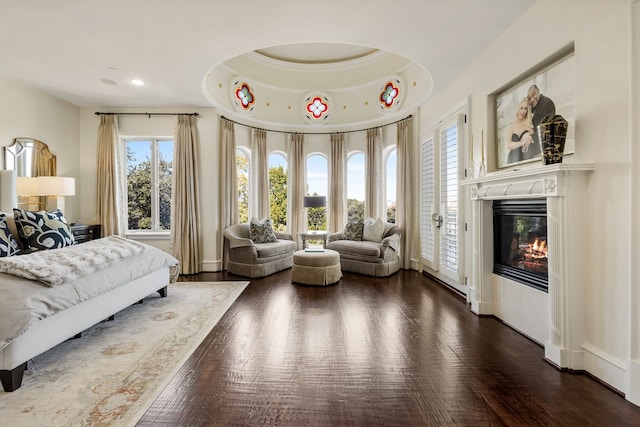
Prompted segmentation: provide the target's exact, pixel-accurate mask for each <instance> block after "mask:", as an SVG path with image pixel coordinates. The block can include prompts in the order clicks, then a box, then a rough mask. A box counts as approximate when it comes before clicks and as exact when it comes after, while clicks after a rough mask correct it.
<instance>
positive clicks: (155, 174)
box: [151, 139, 160, 231]
mask: <svg viewBox="0 0 640 427" xmlns="http://www.w3.org/2000/svg"><path fill="white" fill-rule="evenodd" d="M159 170H160V161H159V153H158V140H157V139H153V140H152V141H151V192H152V197H151V229H152V230H153V231H158V230H159V226H158V224H160V207H159V203H158V201H159V200H160V185H159V181H160V179H159Z"/></svg>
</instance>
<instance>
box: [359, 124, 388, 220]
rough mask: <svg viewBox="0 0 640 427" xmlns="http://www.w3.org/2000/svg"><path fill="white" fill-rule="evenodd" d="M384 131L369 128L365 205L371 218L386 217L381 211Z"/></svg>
mask: <svg viewBox="0 0 640 427" xmlns="http://www.w3.org/2000/svg"><path fill="white" fill-rule="evenodd" d="M381 136H382V132H381V130H380V128H375V129H369V130H367V154H366V156H365V162H366V165H365V197H364V200H365V207H364V216H365V218H366V217H371V218H374V219H375V218H382V219H383V220H386V217H383V216H381V215H380V211H381V208H380V206H381V201H382V197H381V189H382V179H381V175H382V168H381V166H380V165H381V157H382V153H381V149H380V139H381Z"/></svg>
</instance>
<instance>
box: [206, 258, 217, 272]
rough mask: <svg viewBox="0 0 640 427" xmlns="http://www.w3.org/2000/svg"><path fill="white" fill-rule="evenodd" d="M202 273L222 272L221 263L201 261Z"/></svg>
mask: <svg viewBox="0 0 640 427" xmlns="http://www.w3.org/2000/svg"><path fill="white" fill-rule="evenodd" d="M202 271H205V272H215V271H222V262H221V261H220V260H217V261H214V260H211V261H209V260H206V261H202Z"/></svg>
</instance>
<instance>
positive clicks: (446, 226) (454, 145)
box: [440, 123, 459, 272]
mask: <svg viewBox="0 0 640 427" xmlns="http://www.w3.org/2000/svg"><path fill="white" fill-rule="evenodd" d="M440 203H441V207H440V212H441V214H442V216H443V224H442V228H441V230H440V265H441V266H442V267H445V268H446V269H448V270H450V271H452V272H458V262H459V251H458V249H459V248H458V246H459V245H458V125H457V123H454V124H452V125H450V126H449V127H447V128H445V129H444V130H442V131H440Z"/></svg>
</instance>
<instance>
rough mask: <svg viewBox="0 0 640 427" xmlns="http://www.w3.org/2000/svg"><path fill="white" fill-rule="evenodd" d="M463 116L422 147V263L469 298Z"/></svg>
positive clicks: (458, 116) (437, 132)
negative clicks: (464, 247) (464, 251)
mask: <svg viewBox="0 0 640 427" xmlns="http://www.w3.org/2000/svg"><path fill="white" fill-rule="evenodd" d="M464 119H465V116H464V115H463V114H456V115H455V116H454V117H452V118H451V119H449V120H447V121H445V122H442V123H441V125H440V126H439V127H438V128H437V129H436V130H435V131H434V133H433V136H432V137H430V138H428V139H427V140H425V141H424V142H422V144H421V164H422V209H421V212H422V214H421V236H420V240H421V256H422V263H423V264H424V266H425V267H427V268H428V269H429V270H431V272H432V273H433V274H435V275H436V276H437V277H439V278H440V279H441V280H443V281H445V282H446V283H447V284H449V285H450V286H453V287H454V288H456V289H458V290H460V291H461V292H463V293H465V294H466V288H465V287H464V283H463V282H464V281H463V276H464V274H463V264H462V256H461V254H462V242H461V238H462V236H463V224H462V221H461V213H462V210H461V202H462V199H461V195H462V194H461V192H460V177H461V176H462V175H461V172H462V171H463V168H462V166H461V163H462V162H460V161H459V160H460V159H461V158H462V157H461V156H460V153H461V152H462V150H461V145H462V144H461V142H462V141H463V140H464V138H463V133H464V127H465V124H464V121H465V120H464Z"/></svg>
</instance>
